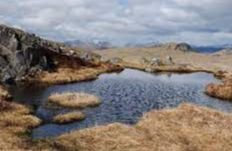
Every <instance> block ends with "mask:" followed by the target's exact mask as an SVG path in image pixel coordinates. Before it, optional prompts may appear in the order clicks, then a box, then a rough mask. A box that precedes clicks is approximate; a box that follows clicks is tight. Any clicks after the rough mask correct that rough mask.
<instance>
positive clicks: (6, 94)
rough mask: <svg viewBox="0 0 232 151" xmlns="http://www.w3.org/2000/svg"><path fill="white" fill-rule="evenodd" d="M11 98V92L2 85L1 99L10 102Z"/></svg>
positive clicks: (0, 87) (0, 86) (0, 90)
mask: <svg viewBox="0 0 232 151" xmlns="http://www.w3.org/2000/svg"><path fill="white" fill-rule="evenodd" d="M10 98H11V95H10V94H9V92H8V91H7V90H6V89H5V88H4V87H3V86H2V85H0V99H3V100H8V99H10Z"/></svg>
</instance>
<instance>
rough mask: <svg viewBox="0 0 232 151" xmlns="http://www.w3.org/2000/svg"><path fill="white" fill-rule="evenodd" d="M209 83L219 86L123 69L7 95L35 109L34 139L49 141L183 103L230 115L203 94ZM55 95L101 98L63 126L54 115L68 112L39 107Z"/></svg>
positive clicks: (196, 76)
mask: <svg viewBox="0 0 232 151" xmlns="http://www.w3.org/2000/svg"><path fill="white" fill-rule="evenodd" d="M211 82H220V81H218V80H217V79H216V78H214V76H213V75H212V74H208V73H202V72H200V73H191V74H171V73H169V74H150V73H145V72H142V71H138V70H132V69H126V70H124V71H123V72H121V73H112V74H103V75H101V76H100V77H99V79H97V80H95V81H90V82H82V83H76V84H68V85H58V86H51V87H47V88H39V87H37V86H34V87H24V88H20V89H16V88H13V89H12V90H11V91H12V93H13V95H14V97H15V99H16V100H18V101H20V102H22V103H27V104H28V103H29V104H35V105H37V106H39V108H38V109H37V111H36V115H37V116H38V117H40V118H42V119H44V120H45V121H46V122H47V123H46V124H44V125H42V126H40V127H38V128H36V129H34V130H33V134H32V135H33V137H34V138H41V137H51V136H56V135H60V134H62V133H64V132H69V131H71V130H76V129H82V128H87V127H92V126H96V125H104V124H107V123H113V122H121V123H125V124H135V123H136V122H137V121H138V119H139V118H140V117H141V116H142V115H143V113H145V112H148V111H150V110H152V109H163V108H173V107H176V106H178V105H179V104H181V103H183V102H189V103H194V104H198V105H203V106H208V107H211V108H214V109H217V110H220V111H225V112H231V111H232V103H230V102H226V101H220V100H218V99H215V98H211V97H209V96H207V95H205V94H204V88H205V86H206V85H207V84H209V83H211ZM56 92H87V93H90V94H94V95H97V96H99V97H100V98H101V100H102V104H101V105H100V106H99V107H96V108H88V109H85V110H83V112H84V113H85V114H86V116H87V118H86V119H85V120H84V121H81V122H74V123H71V124H66V125H58V124H54V123H52V122H50V121H51V119H52V117H53V116H54V115H57V114H59V113H65V112H68V111H70V110H69V109H59V110H54V109H45V108H44V107H42V106H41V104H42V103H43V102H44V101H46V99H47V97H48V96H49V95H51V94H52V93H56Z"/></svg>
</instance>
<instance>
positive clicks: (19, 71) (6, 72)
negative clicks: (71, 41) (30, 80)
mask: <svg viewBox="0 0 232 151" xmlns="http://www.w3.org/2000/svg"><path fill="white" fill-rule="evenodd" d="M86 56H87V58H86ZM93 56H94V55H91V54H90V55H89V54H88V55H84V56H83V55H81V54H77V53H76V52H75V51H74V50H70V49H68V48H67V47H66V46H65V45H64V44H62V43H57V42H53V41H49V40H44V39H42V38H40V37H38V36H36V35H34V34H30V33H26V32H24V31H22V30H19V29H15V28H11V27H8V26H5V25H0V80H1V81H2V82H6V83H11V82H15V81H22V80H24V79H25V77H26V76H27V75H31V76H33V74H35V73H37V72H40V71H43V70H51V69H54V68H55V67H56V66H57V65H62V66H69V67H74V68H76V67H78V66H80V65H83V64H84V63H85V62H88V61H93V59H95V58H96V57H93Z"/></svg>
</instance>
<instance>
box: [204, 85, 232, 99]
mask: <svg viewBox="0 0 232 151" xmlns="http://www.w3.org/2000/svg"><path fill="white" fill-rule="evenodd" d="M231 84H232V83H231ZM206 94H207V95H209V96H212V97H216V98H219V99H223V100H230V101H232V85H228V84H225V83H224V84H213V83H211V84H209V85H208V86H207V87H206Z"/></svg>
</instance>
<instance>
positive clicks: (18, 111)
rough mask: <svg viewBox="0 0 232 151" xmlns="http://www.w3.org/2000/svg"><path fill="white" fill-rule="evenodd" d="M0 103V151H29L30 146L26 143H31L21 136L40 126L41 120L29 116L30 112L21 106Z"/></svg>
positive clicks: (2, 101) (28, 139) (25, 136)
mask: <svg viewBox="0 0 232 151" xmlns="http://www.w3.org/2000/svg"><path fill="white" fill-rule="evenodd" d="M0 102H1V103H0V109H1V110H0V133H1V137H0V150H6V151H7V150H20V151H21V150H22V151H23V150H29V149H28V147H31V146H30V145H32V144H30V145H29V144H28V143H29V142H30V143H32V141H31V140H30V138H29V137H28V136H27V135H21V134H25V133H26V132H28V130H29V128H33V127H36V126H38V125H40V124H41V120H40V119H38V118H37V117H35V116H32V115H30V113H31V110H30V109H29V108H27V107H25V106H23V105H19V104H17V103H13V102H6V101H4V100H1V101H0ZM2 105H3V106H2ZM28 145H29V146H28Z"/></svg>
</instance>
